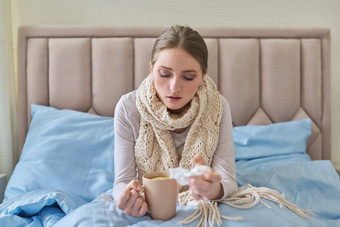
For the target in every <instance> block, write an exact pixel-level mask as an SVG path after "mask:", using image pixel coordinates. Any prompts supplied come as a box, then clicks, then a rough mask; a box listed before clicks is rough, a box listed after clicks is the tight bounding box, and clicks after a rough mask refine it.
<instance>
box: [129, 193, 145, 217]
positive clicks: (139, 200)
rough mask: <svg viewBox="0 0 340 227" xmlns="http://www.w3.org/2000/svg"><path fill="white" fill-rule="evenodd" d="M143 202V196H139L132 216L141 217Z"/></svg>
mask: <svg viewBox="0 0 340 227" xmlns="http://www.w3.org/2000/svg"><path fill="white" fill-rule="evenodd" d="M143 202H144V200H143V198H142V197H141V196H139V197H138V198H137V199H136V201H135V203H134V204H133V208H132V216H134V217H137V216H138V215H139V210H140V208H141V206H142V203H143Z"/></svg>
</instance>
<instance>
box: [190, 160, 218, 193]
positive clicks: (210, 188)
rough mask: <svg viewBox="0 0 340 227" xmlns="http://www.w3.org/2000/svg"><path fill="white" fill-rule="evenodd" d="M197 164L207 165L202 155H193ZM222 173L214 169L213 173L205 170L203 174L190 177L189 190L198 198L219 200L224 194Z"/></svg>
mask: <svg viewBox="0 0 340 227" xmlns="http://www.w3.org/2000/svg"><path fill="white" fill-rule="evenodd" d="M192 161H193V162H194V163H195V165H196V166H197V165H206V163H205V161H204V159H203V157H202V155H200V154H198V155H195V157H193V159H192ZM221 179H222V178H221V175H220V174H219V173H217V172H216V171H215V170H213V169H212V172H211V173H208V172H203V174H202V175H201V176H197V177H190V179H189V190H190V193H191V195H192V197H193V198H194V199H196V200H201V199H202V200H217V199H220V198H222V196H223V195H224V191H223V187H222V184H221Z"/></svg>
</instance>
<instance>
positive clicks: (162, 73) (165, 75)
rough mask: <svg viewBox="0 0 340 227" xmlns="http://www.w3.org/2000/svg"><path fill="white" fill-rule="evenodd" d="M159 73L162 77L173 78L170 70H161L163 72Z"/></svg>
mask: <svg viewBox="0 0 340 227" xmlns="http://www.w3.org/2000/svg"><path fill="white" fill-rule="evenodd" d="M158 73H159V75H160V76H161V77H170V76H171V72H170V71H168V70H163V69H161V70H159V72H158Z"/></svg>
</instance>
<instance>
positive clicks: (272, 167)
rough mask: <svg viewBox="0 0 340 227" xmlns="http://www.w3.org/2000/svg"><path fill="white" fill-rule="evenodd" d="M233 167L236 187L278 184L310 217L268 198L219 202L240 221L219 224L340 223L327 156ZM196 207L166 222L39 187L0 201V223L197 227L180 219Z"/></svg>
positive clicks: (337, 191)
mask: <svg viewBox="0 0 340 227" xmlns="http://www.w3.org/2000/svg"><path fill="white" fill-rule="evenodd" d="M236 168H237V181H238V184H239V186H243V185H247V184H251V185H253V186H264V187H269V188H272V189H276V190H278V191H279V192H280V193H284V195H285V197H286V199H288V200H289V201H290V202H293V203H295V204H296V205H298V206H299V207H301V208H302V209H309V210H311V211H312V212H313V213H314V216H311V219H310V220H305V219H303V218H301V217H299V216H298V215H296V214H295V213H293V212H292V211H290V210H288V209H287V208H285V207H284V208H280V207H279V206H278V205H276V204H275V203H272V202H270V201H267V200H265V202H266V203H267V204H269V205H270V206H271V207H272V208H271V209H269V208H267V207H266V206H264V205H263V204H260V203H259V204H257V205H256V206H254V207H253V208H251V209H245V210H240V209H236V208H233V207H230V206H227V205H224V204H220V205H219V210H220V213H221V214H223V215H226V216H231V217H233V216H241V217H243V220H241V221H229V220H223V224H222V226H340V180H339V176H338V175H337V173H336V171H335V169H334V167H333V166H332V164H331V162H330V161H311V160H310V159H309V157H308V156H306V155H302V154H296V155H294V154H291V155H283V156H282V157H280V156H275V157H263V158H256V159H251V160H239V161H237V163H236ZM105 193H106V194H107V195H110V193H111V192H110V191H107V192H105ZM195 209H196V207H183V206H178V207H177V212H176V216H175V217H174V218H173V219H171V220H169V221H158V220H152V219H151V218H150V217H149V216H148V215H146V216H144V217H142V218H133V217H130V216H128V215H125V214H124V213H123V212H121V211H120V210H119V209H117V207H116V204H115V203H114V202H112V201H107V200H105V199H103V198H101V197H100V196H99V195H98V197H97V198H96V199H95V200H93V201H91V202H88V201H85V200H83V199H81V198H80V197H78V196H76V195H70V194H66V193H63V192H60V191H50V190H37V191H33V192H29V193H25V194H24V195H22V196H19V197H16V198H13V199H10V200H8V201H6V202H5V203H3V204H1V205H0V226H57V227H61V226H148V227H149V226H196V225H197V224H198V220H195V221H194V222H192V223H191V224H189V225H179V224H178V222H179V221H181V220H183V219H185V218H186V217H188V216H189V215H191V214H192V213H193V212H194V211H195Z"/></svg>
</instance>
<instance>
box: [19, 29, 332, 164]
mask: <svg viewBox="0 0 340 227" xmlns="http://www.w3.org/2000/svg"><path fill="white" fill-rule="evenodd" d="M193 28H194V29H195V30H197V31H198V32H200V34H201V35H202V36H203V37H204V38H205V41H206V43H207V46H208V50H209V62H208V74H209V75H210V76H211V77H212V78H213V79H214V81H215V82H216V84H217V85H218V88H219V90H220V92H221V94H222V95H223V96H225V97H226V98H227V100H228V101H229V103H230V107H231V112H232V119H233V125H235V126H238V125H247V124H269V123H274V122H283V121H291V120H297V119H301V118H305V117H310V118H311V119H312V122H313V125H312V130H313V132H312V135H311V137H310V139H309V141H308V151H307V152H308V153H309V155H310V156H311V157H312V159H314V160H315V159H330V152H331V141H330V140H331V135H330V132H331V131H330V125H331V122H330V121H331V117H330V30H329V29H327V28H225V27H214V28H203V27H193ZM164 29H165V27H136V28H132V27H129V28H123V27H87V26H75V27H74V26H70V27H61V26H41V27H35V26H25V27H21V28H20V29H19V36H18V42H19V43H18V90H19V107H18V110H19V146H20V150H21V149H22V146H23V144H24V142H25V137H26V133H27V130H28V127H29V124H30V104H32V103H35V104H41V105H49V106H54V107H56V108H67V109H74V110H79V111H84V112H91V113H95V114H99V115H104V116H113V115H114V109H115V105H116V103H117V102H118V100H119V98H120V96H121V95H122V94H124V93H127V92H129V91H131V90H133V89H136V88H137V87H138V85H139V84H140V83H141V81H142V80H143V78H144V77H145V76H146V75H147V74H148V73H149V61H150V56H151V49H152V45H153V43H154V41H155V40H156V37H158V36H159V35H160V33H161V32H162V31H163V30H164Z"/></svg>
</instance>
